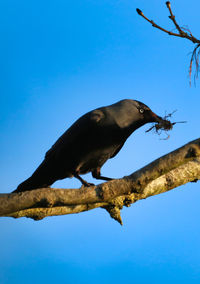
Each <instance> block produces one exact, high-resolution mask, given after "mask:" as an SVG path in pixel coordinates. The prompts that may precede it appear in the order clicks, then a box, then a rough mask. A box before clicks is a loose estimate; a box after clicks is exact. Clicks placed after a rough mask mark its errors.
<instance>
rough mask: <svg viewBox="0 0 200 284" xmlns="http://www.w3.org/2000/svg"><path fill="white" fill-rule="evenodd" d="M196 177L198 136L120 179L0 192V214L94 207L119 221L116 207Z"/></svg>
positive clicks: (199, 163)
mask: <svg viewBox="0 0 200 284" xmlns="http://www.w3.org/2000/svg"><path fill="white" fill-rule="evenodd" d="M199 179H200V138H199V139H196V140H194V141H192V142H190V143H188V144H186V145H184V146H183V147H181V148H179V149H177V150H175V151H173V152H171V153H169V154H167V155H165V156H163V157H161V158H159V159H157V160H155V161H153V162H152V163H150V164H148V165H147V166H145V167H144V168H142V169H140V170H138V171H136V172H134V173H133V174H131V175H129V176H126V177H124V178H122V179H116V180H112V181H109V182H106V183H102V184H99V185H97V186H91V187H83V186H82V187H81V188H74V189H50V188H42V189H36V190H32V191H26V192H22V193H13V194H0V216H4V217H5V216H6V217H14V218H19V217H29V218H32V219H34V220H40V219H43V218H44V217H47V216H55V215H65V214H73V213H80V212H83V211H87V210H91V209H94V208H97V207H101V208H104V209H106V210H107V211H108V212H109V214H110V216H111V217H112V218H114V219H115V220H117V221H118V222H119V223H120V224H122V220H121V216H120V210H121V209H122V208H123V206H130V205H131V204H132V203H134V202H136V201H137V200H140V199H144V198H147V197H150V196H153V195H156V194H160V193H163V192H166V191H168V190H171V189H173V188H176V187H178V186H180V185H183V184H186V183H188V182H192V181H195V182H196V181H198V180H199Z"/></svg>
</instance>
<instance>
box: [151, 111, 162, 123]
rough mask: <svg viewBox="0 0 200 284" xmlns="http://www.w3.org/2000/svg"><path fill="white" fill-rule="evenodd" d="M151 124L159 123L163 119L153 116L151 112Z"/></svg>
mask: <svg viewBox="0 0 200 284" xmlns="http://www.w3.org/2000/svg"><path fill="white" fill-rule="evenodd" d="M151 118H152V120H151V122H158V123H159V122H161V121H162V120H163V119H162V117H160V116H158V115H157V114H155V113H154V112H151Z"/></svg>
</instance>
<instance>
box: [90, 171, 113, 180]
mask: <svg viewBox="0 0 200 284" xmlns="http://www.w3.org/2000/svg"><path fill="white" fill-rule="evenodd" d="M92 176H93V177H94V178H96V179H102V180H112V179H113V178H109V177H104V176H102V175H101V168H96V169H95V170H94V171H92Z"/></svg>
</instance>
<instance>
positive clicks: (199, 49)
mask: <svg viewBox="0 0 200 284" xmlns="http://www.w3.org/2000/svg"><path fill="white" fill-rule="evenodd" d="M166 6H167V8H168V10H169V13H170V16H169V18H170V19H171V20H172V22H173V24H174V26H175V28H176V30H177V31H178V33H174V32H171V31H169V30H167V29H164V28H163V27H161V26H159V25H157V24H156V23H155V22H154V21H153V20H150V19H149V18H147V17H146V16H145V15H144V14H143V12H142V11H141V10H140V9H136V11H137V13H138V14H139V15H140V16H141V17H143V18H144V19H145V20H146V21H147V22H149V23H150V24H152V26H153V27H155V28H157V29H159V30H161V31H163V32H165V33H167V34H168V35H172V36H176V37H182V38H186V39H188V40H190V41H192V42H193V43H194V44H196V46H195V48H194V50H193V52H192V55H191V58H190V65H189V76H190V85H191V75H192V65H193V62H195V65H196V72H195V75H194V79H197V78H198V72H199V55H200V40H199V39H197V38H196V37H194V36H193V34H192V33H191V31H190V30H189V29H186V28H183V27H180V25H179V24H178V23H177V21H176V18H175V15H174V14H173V12H172V9H171V3H170V1H167V2H166Z"/></svg>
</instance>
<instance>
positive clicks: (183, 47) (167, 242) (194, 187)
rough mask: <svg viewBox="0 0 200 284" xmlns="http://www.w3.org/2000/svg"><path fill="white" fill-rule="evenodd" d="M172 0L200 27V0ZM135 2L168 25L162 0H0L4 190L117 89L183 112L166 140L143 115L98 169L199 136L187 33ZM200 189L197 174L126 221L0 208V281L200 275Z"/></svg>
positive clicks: (138, 161)
mask: <svg viewBox="0 0 200 284" xmlns="http://www.w3.org/2000/svg"><path fill="white" fill-rule="evenodd" d="M172 7H173V9H174V12H175V14H176V16H177V20H178V21H179V22H180V24H181V25H188V26H189V28H190V29H191V31H192V32H193V34H194V35H196V36H197V37H198V36H200V32H199V25H200V20H199V10H200V2H199V0H192V1H190V2H188V1H185V0H182V1H173V2H172ZM136 8H140V9H142V10H143V11H144V12H145V14H146V15H148V16H149V17H150V18H153V19H154V20H155V21H157V22H158V23H160V24H161V25H163V26H165V27H167V28H169V29H170V30H172V29H174V27H173V25H172V23H171V22H170V20H169V19H168V14H169V13H168V11H167V9H166V7H165V1H157V0H151V1H148V0H132V1H130V0H124V1H120V0H115V1H114V0H109V1H108V0H101V1H97V0H84V1H83V0H57V1H51V0H48V1H46V0H40V1H38V0H34V1H33V0H29V1H27V0H26V1H25V0H24V1H23V0H19V1H14V0H1V1H0V33H1V44H0V57H1V60H0V61H1V68H0V78H1V81H0V88H1V91H0V105H1V112H0V133H1V136H0V137H1V138H0V157H1V159H0V164H1V165H0V168H1V171H0V180H1V192H10V191H12V190H14V189H15V188H16V186H17V185H18V184H19V183H20V182H22V181H23V180H24V179H26V178H27V177H28V176H29V175H31V174H32V172H33V171H34V170H35V168H36V167H37V166H38V165H39V163H40V162H41V161H42V159H43V157H44V154H45V152H46V151H47V150H48V149H49V148H50V147H51V145H52V144H53V143H54V142H55V140H56V139H57V138H58V137H59V136H60V135H61V134H62V133H63V132H64V131H65V130H66V129H67V128H68V127H69V126H70V125H71V124H72V123H73V122H74V121H75V120H76V119H77V118H78V117H80V116H81V115H82V114H84V113H85V112H87V111H89V110H91V109H94V108H96V107H100V106H105V105H108V104H112V103H114V102H117V101H119V100H121V99H124V98H131V99H137V100H140V101H142V102H144V103H145V104H147V105H148V106H149V107H151V108H152V109H153V110H154V111H155V112H156V113H157V114H159V115H162V116H163V115H164V114H165V111H167V112H172V111H173V110H175V109H177V110H178V111H177V112H176V113H175V114H174V117H173V119H174V120H176V121H179V120H187V124H179V125H176V126H175V127H174V129H173V131H172V132H171V133H170V139H168V140H160V137H159V136H157V135H155V134H152V133H145V130H146V129H148V126H144V127H142V128H141V129H139V130H138V131H136V132H135V133H134V134H133V135H132V136H131V137H130V138H129V139H128V141H127V143H126V145H125V146H124V147H123V149H122V150H121V152H120V153H119V154H118V156H117V157H115V158H114V159H112V160H110V161H108V162H107V163H106V165H104V167H103V169H102V173H103V174H104V175H107V176H112V177H117V178H119V177H123V176H124V175H128V174H130V173H131V172H133V171H135V170H137V169H139V168H140V167H142V166H144V165H145V164H147V163H149V162H151V161H152V160H154V159H156V158H158V157H159V156H161V155H164V154H166V153H168V152H169V151H172V150H174V149H176V148H177V147H180V146H182V145H183V144H185V143H187V142H189V141H191V140H193V139H196V138H198V137H199V105H200V92H199V91H200V81H197V85H196V87H195V86H194V84H192V87H190V86H189V78H188V67H189V60H190V54H189V52H191V51H192V49H193V44H192V43H191V42H189V41H187V40H184V39H179V38H173V37H169V36H168V35H166V34H164V33H162V32H160V31H158V30H156V29H154V28H152V27H151V25H150V24H148V23H147V22H145V21H144V20H143V19H142V18H141V17H139V16H138V15H137V14H136V12H135V9H136ZM163 137H165V136H163ZM85 178H86V179H87V180H88V181H91V182H94V179H92V178H91V175H90V174H89V175H87V176H86V177H85ZM95 182H96V181H95ZM54 186H55V187H58V186H59V187H64V188H67V187H79V186H80V182H79V181H77V180H76V179H66V180H63V181H59V182H56V183H55V184H54ZM199 201H200V191H199V183H197V184H196V183H194V184H187V185H185V186H182V187H180V188H178V189H175V190H173V191H171V192H168V193H165V194H162V195H159V196H156V197H152V198H148V199H147V200H143V201H139V202H137V203H136V204H134V205H132V206H131V208H128V209H127V208H124V209H123V210H122V218H123V221H124V226H123V227H121V226H120V225H119V224H118V223H117V222H116V221H114V220H111V218H110V217H109V215H108V214H107V212H105V211H104V210H101V209H96V210H93V211H90V212H85V213H81V214H77V215H69V216H61V217H51V218H46V219H44V220H42V221H39V222H35V221H33V220H29V219H25V218H23V219H18V220H14V219H9V218H1V219H0V228H1V229H0V230H1V232H0V244H1V249H0V283H2V284H11V283H12V284H18V283H20V284H25V283H26V284H32V283H61V282H62V283H81V284H82V283H122V282H125V283H136V284H144V283H154V284H157V283H163V284H165V283H182V284H184V283H200V282H199V281H200V246H199V243H200V222H199V216H200V206H199Z"/></svg>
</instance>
